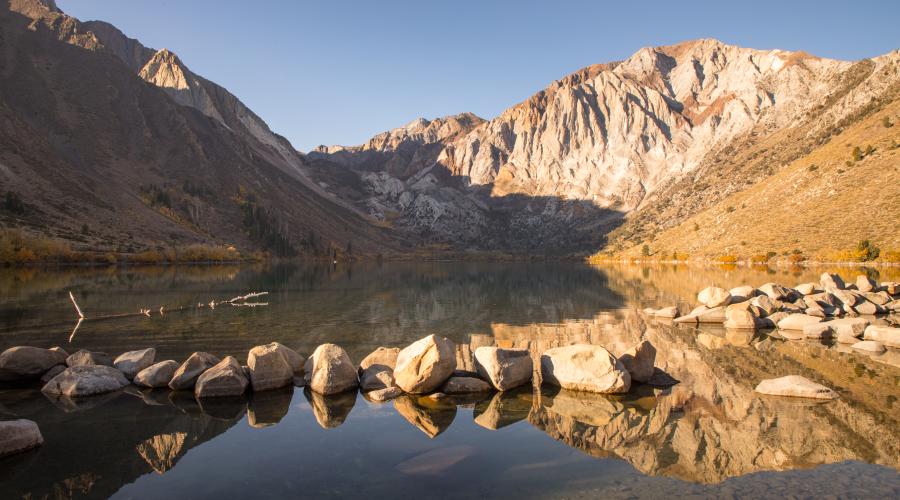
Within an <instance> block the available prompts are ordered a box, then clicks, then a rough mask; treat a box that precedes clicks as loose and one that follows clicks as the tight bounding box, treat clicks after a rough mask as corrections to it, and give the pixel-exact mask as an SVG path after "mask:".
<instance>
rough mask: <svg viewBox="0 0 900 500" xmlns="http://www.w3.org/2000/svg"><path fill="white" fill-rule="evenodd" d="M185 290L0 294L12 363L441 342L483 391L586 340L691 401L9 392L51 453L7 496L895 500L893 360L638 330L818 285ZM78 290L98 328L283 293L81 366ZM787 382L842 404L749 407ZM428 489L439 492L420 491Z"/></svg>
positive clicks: (275, 274) (20, 287)
mask: <svg viewBox="0 0 900 500" xmlns="http://www.w3.org/2000/svg"><path fill="white" fill-rule="evenodd" d="M189 269H190V271H189V272H188V273H187V274H186V275H183V274H182V273H181V271H179V270H178V269H176V268H168V269H162V270H160V271H159V273H158V274H154V273H153V272H151V271H149V270H146V269H133V270H120V271H117V272H112V273H110V272H106V271H104V272H98V271H96V270H94V271H91V270H83V269H75V270H66V271H62V272H61V273H62V276H56V275H54V273H55V272H54V271H35V273H34V275H32V276H31V277H30V278H27V279H12V278H10V277H9V276H7V277H6V278H4V279H0V290H2V293H3V295H2V304H0V308H2V309H0V310H2V317H3V321H4V324H3V331H2V335H3V336H2V342H3V346H2V348H4V349H5V348H6V347H8V346H10V345H19V344H28V345H37V346H51V345H57V344H60V345H63V346H64V347H66V349H68V350H74V349H77V348H88V349H93V350H102V351H106V352H110V353H118V352H120V351H124V350H127V349H133V348H137V347H144V346H157V347H158V348H159V349H160V354H159V355H158V359H167V358H173V359H179V360H180V359H183V358H184V357H185V356H186V355H187V354H188V353H189V352H191V351H193V350H200V349H202V350H208V351H211V352H215V353H217V354H234V355H236V356H238V357H239V359H244V358H245V357H246V351H247V350H248V349H249V348H250V347H252V346H253V345H257V344H260V343H264V342H269V341H272V340H278V341H280V342H282V343H285V344H287V345H288V346H290V347H293V348H295V349H298V350H299V351H300V352H302V353H304V354H308V353H309V352H311V350H312V349H313V348H314V347H315V346H316V345H318V344H319V343H323V342H326V341H330V342H335V343H338V344H340V345H342V346H344V347H345V348H346V349H347V350H348V352H349V353H350V355H351V357H352V358H353V359H354V360H359V359H361V358H362V357H363V356H364V355H365V354H367V353H368V352H370V351H371V350H374V348H375V347H377V346H379V345H385V346H403V345H406V344H408V343H409V342H411V341H413V340H415V339H417V338H419V337H421V336H423V335H425V334H427V333H432V332H437V333H441V334H442V335H445V336H448V337H450V338H451V339H453V340H454V341H456V342H457V344H458V345H457V359H458V365H459V368H460V369H471V368H472V367H473V363H472V353H473V352H474V350H475V349H477V347H479V346H483V345H498V346H502V347H518V348H527V349H529V350H530V351H531V352H532V355H533V356H534V358H535V359H537V357H538V356H539V354H540V353H541V352H542V351H543V350H545V349H548V348H550V347H554V346H557V345H565V344H570V343H574V342H586V343H595V344H601V345H604V346H605V347H607V348H608V349H609V350H610V351H612V352H613V353H614V354H616V355H619V354H621V353H623V352H624V351H625V350H627V349H628V348H630V347H631V346H632V345H634V344H636V343H637V342H638V341H640V340H649V341H650V342H651V343H653V345H654V346H655V347H656V349H657V358H656V366H657V367H658V368H659V369H660V370H661V371H663V372H665V373H666V374H668V375H669V376H671V377H673V378H674V379H676V380H678V381H680V383H678V384H676V385H674V386H670V387H654V386H649V385H640V384H636V385H634V386H633V388H632V390H631V391H630V392H629V393H628V394H625V395H617V396H602V395H593V394H585V393H579V392H574V391H567V390H560V389H558V388H553V387H549V386H546V385H544V386H541V385H540V381H539V374H538V373H536V374H535V375H536V379H535V384H534V386H528V387H522V388H519V389H516V390H513V391H509V392H506V393H488V394H483V395H474V396H468V397H464V398H458V397H447V398H441V399H434V398H429V397H426V396H413V395H404V396H401V397H400V398H398V399H396V400H394V401H393V402H388V403H385V404H376V403H372V402H369V401H366V400H365V398H364V397H363V396H361V395H358V394H356V393H353V392H351V393H349V394H340V395H336V396H327V397H326V396H321V395H318V394H314V393H311V392H309V391H308V390H303V389H293V388H287V389H284V390H278V391H269V392H262V393H249V394H248V395H247V397H244V398H225V399H220V400H212V401H209V400H204V401H200V402H197V401H196V400H195V399H194V398H193V396H192V394H190V393H172V392H169V391H160V390H144V391H141V390H137V389H135V388H128V389H126V390H125V391H121V392H118V393H113V394H109V395H105V396H99V397H96V398H87V399H81V400H70V399H66V400H52V401H51V400H50V399H48V398H46V397H44V396H43V395H42V394H41V393H40V392H38V391H37V390H36V389H25V390H23V389H3V390H0V415H2V418H4V419H7V418H28V419H31V420H35V421H36V422H38V424H39V425H40V428H41V431H42V433H43V435H44V438H45V445H44V446H43V447H42V448H39V449H37V450H35V451H32V452H28V453H25V454H22V455H18V456H13V457H8V458H6V459H2V460H0V497H3V498H20V497H29V498H81V497H90V498H103V497H108V496H111V495H113V494H115V493H117V492H118V493H119V494H120V495H122V496H126V497H153V496H160V495H162V494H166V493H170V494H176V495H177V494H178V493H180V494H181V495H185V494H186V492H192V494H190V495H188V496H195V497H212V496H217V495H218V496H221V495H222V494H225V495H226V496H243V495H248V496H249V495H250V494H253V493H254V492H256V493H259V494H261V495H262V496H284V495H289V494H290V492H296V491H304V492H305V493H306V494H309V495H310V496H361V495H364V494H370V493H372V492H375V493H380V494H381V495H382V496H384V495H387V496H402V495H404V494H422V493H427V492H428V491H441V492H444V493H445V494H444V496H459V497H464V496H471V495H482V496H548V495H549V496H555V495H556V496H565V495H567V494H575V493H578V492H581V493H585V492H590V493H591V494H597V495H601V494H602V495H605V496H654V492H655V493H658V494H662V492H665V493H666V494H675V493H678V492H682V493H684V494H692V495H710V494H713V495H715V494H721V493H722V492H725V491H727V492H729V493H735V492H737V493H738V494H743V495H750V494H769V495H771V494H779V493H784V494H797V493H798V491H799V490H796V489H792V488H796V487H797V485H798V484H801V485H803V488H804V489H803V490H802V493H803V494H816V493H817V492H820V493H822V494H838V495H839V494H841V492H844V493H846V494H854V492H855V493H859V492H860V491H862V492H865V493H866V495H872V496H896V495H897V493H898V492H900V475H898V473H897V469H898V468H900V407H898V405H900V402H898V399H900V368H898V366H900V362H898V359H897V358H898V355H897V352H896V351H893V350H890V351H888V352H887V353H886V354H884V355H880V356H871V355H866V354H862V353H858V352H853V351H851V350H849V349H847V348H846V347H842V346H834V345H827V344H823V343H820V342H810V341H800V342H793V341H784V340H780V339H774V338H771V337H769V336H767V335H766V334H765V333H756V334H752V333H749V334H748V333H742V332H737V331H726V330H724V329H721V328H709V327H702V328H701V329H700V330H698V329H696V328H692V327H684V326H674V325H671V324H667V323H666V322H664V321H654V320H650V319H648V318H647V317H645V316H644V315H643V314H642V313H640V312H639V311H640V310H641V309H643V308H644V307H648V306H659V305H669V304H675V303H686V304H692V303H693V301H694V299H693V295H694V294H695V293H696V290H698V289H700V288H702V287H703V286H706V285H708V284H720V285H725V286H737V285H740V284H745V283H747V284H753V285H759V284H761V283H764V282H767V281H780V282H783V283H785V284H787V285H794V284H797V283H800V282H803V281H811V280H813V279H815V276H817V275H818V272H815V271H808V272H805V274H804V272H801V273H800V275H799V276H795V275H793V274H786V275H776V276H772V275H771V274H768V273H767V272H766V273H760V272H758V271H753V270H735V271H722V270H718V269H713V270H696V269H691V268H688V269H672V268H668V267H659V268H651V269H649V271H648V270H646V269H642V268H611V269H597V268H590V267H586V266H577V265H564V264H559V265H546V266H545V265H516V264H431V265H422V264H385V265H384V266H382V267H378V266H374V265H373V266H372V267H366V266H359V267H355V268H354V269H353V270H352V272H351V271H348V270H340V269H338V270H335V269H334V268H311V269H307V268H303V267H292V266H288V267H277V268H243V267H241V268H229V270H227V271H225V270H221V269H218V268H200V270H199V271H198V270H197V269H196V268H189ZM204 269H205V270H204ZM29 271H31V270H29ZM5 272H8V273H15V272H18V271H5ZM205 272H206V273H209V275H208V276H207V275H205V274H204V273H205ZM41 273H46V276H44V275H42V274H41ZM728 273H731V274H728ZM850 277H852V275H851V276H850ZM70 288H71V289H74V290H75V291H76V294H77V295H78V296H79V297H80V298H81V302H83V304H82V307H83V308H84V309H85V310H86V311H92V310H93V311H104V312H122V311H127V310H129V308H137V307H140V306H141V305H143V304H146V305H151V304H160V303H162V304H176V303H185V304H189V303H192V302H197V301H201V300H202V299H203V298H204V297H205V298H207V300H208V299H209V298H210V297H228V296H233V295H236V294H238V293H244V292H246V291H251V290H267V291H270V292H271V295H270V297H268V300H269V302H270V305H269V306H267V307H264V308H257V309H254V310H252V311H250V310H246V309H238V308H234V309H230V308H228V309H222V310H216V311H202V312H200V311H191V312H186V313H171V314H169V315H166V316H165V317H151V318H130V319H123V320H116V321H110V322H97V323H94V324H89V323H88V324H86V326H85V327H83V328H84V331H80V332H79V335H78V336H77V337H76V339H75V342H74V345H71V346H70V345H67V344H65V343H64V341H65V337H66V335H67V332H66V328H67V326H63V325H65V319H71V311H69V310H68V309H66V308H67V304H66V303H65V300H63V299H64V298H65V297H64V294H65V291H66V290H68V289H70ZM56 325H59V326H56ZM785 374H798V375H803V376H805V377H807V378H810V379H812V380H815V381H818V382H821V383H823V384H825V385H827V386H829V387H832V388H834V389H835V390H836V391H838V392H839V393H840V395H841V398H840V399H838V400H836V401H832V402H827V403H811V402H807V401H804V400H796V399H793V400H792V399H785V398H772V397H762V396H759V395H757V394H755V393H754V392H753V388H754V387H755V385H756V384H757V383H758V382H759V380H761V379H763V378H771V377H773V376H780V375H785ZM546 436H549V438H552V439H547V437H546ZM573 449H574V450H578V452H576V453H575V454H574V455H573V454H572V450H573ZM192 457H194V458H192ZM848 461H851V462H848ZM825 464H835V465H829V466H827V467H821V466H823V465H825ZM869 464H873V465H869ZM876 465H877V466H883V467H877V466H876ZM810 469H812V470H810ZM766 471H770V472H766ZM771 471H782V472H778V474H779V475H772V472H771ZM789 471H794V472H789ZM835 471H837V472H835ZM760 473H761V474H760ZM298 474H299V475H298ZM798 474H800V476H798ZM804 474H805V475H806V476H804ZM361 478H362V479H361ZM416 478H425V479H427V481H428V482H429V483H428V485H427V487H426V485H425V484H424V483H422V482H421V481H419V480H418V479H416ZM803 478H806V479H803ZM797 481H799V483H798V482H797ZM863 486H864V487H865V488H866V489H864V490H857V489H854V488H860V487H863ZM297 488H300V489H299V490H297ZM431 488H439V489H437V490H431ZM779 488H780V489H779ZM816 488H819V489H816Z"/></svg>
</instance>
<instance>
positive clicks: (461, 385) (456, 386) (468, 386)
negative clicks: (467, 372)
mask: <svg viewBox="0 0 900 500" xmlns="http://www.w3.org/2000/svg"><path fill="white" fill-rule="evenodd" d="M490 390H491V384H488V383H487V382H485V381H484V380H481V379H480V378H475V377H450V378H449V379H447V381H446V382H444V386H443V387H442V388H441V392H443V393H444V394H470V393H473V392H488V391H490Z"/></svg>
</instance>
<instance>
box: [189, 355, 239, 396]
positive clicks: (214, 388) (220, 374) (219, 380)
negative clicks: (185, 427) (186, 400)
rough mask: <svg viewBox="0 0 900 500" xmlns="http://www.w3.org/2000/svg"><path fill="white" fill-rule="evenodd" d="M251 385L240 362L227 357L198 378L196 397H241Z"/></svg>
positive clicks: (195, 387)
mask: <svg viewBox="0 0 900 500" xmlns="http://www.w3.org/2000/svg"><path fill="white" fill-rule="evenodd" d="M249 383H250V382H249V381H248V380H247V377H246V376H244V369H243V368H241V364H240V363H239V362H238V360H237V359H235V358H234V357H233V356H225V359H223V360H222V361H219V363H218V364H216V365H215V366H213V367H212V368H210V369H209V370H206V371H205V372H203V374H202V375H200V377H198V378H197V383H196V385H195V386H194V395H195V396H196V397H198V398H215V397H225V396H240V395H241V394H243V393H244V391H246V390H247V385H248V384H249Z"/></svg>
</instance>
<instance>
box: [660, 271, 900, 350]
mask: <svg viewBox="0 0 900 500" xmlns="http://www.w3.org/2000/svg"><path fill="white" fill-rule="evenodd" d="M697 302H699V303H700V305H699V306H697V307H696V308H695V309H693V310H692V311H691V312H689V313H688V314H685V315H679V314H678V308H677V307H676V306H670V307H665V308H662V309H652V308H648V309H644V312H645V313H646V314H648V315H650V316H653V317H656V318H671V319H672V320H673V322H675V323H681V324H702V323H721V324H722V325H723V326H724V327H725V328H726V329H728V330H751V331H752V330H757V329H763V328H777V329H778V331H779V333H780V334H781V336H782V337H784V338H787V339H790V340H799V339H803V338H812V339H828V338H832V337H836V338H837V341H838V342H841V343H847V344H853V343H856V342H857V341H859V338H860V337H863V336H864V332H867V331H868V332H869V333H868V334H866V335H865V337H864V338H865V340H873V341H878V342H880V343H882V344H884V345H886V346H888V347H900V338H898V333H897V332H898V331H900V329H898V328H894V327H891V326H888V325H879V324H876V323H877V321H881V320H879V319H878V318H877V316H879V315H888V314H893V313H894V312H897V311H900V285H898V284H897V283H894V282H882V283H876V282H875V281H874V280H872V279H871V278H869V277H868V276H865V275H859V276H857V277H856V279H855V280H854V281H853V282H851V283H849V284H848V282H845V281H844V280H843V279H842V278H841V277H840V276H839V275H837V274H831V273H823V274H822V275H821V276H820V278H819V281H818V282H817V283H801V284H799V285H797V286H795V287H794V288H788V287H785V286H783V285H780V284H778V283H766V284H764V285H761V286H759V287H752V286H749V285H743V286H739V287H735V288H732V289H731V290H725V289H724V288H719V287H716V286H709V287H707V288H704V289H703V290H701V291H700V293H698V295H697ZM894 323H895V324H896V321H894ZM870 350H871V349H870ZM875 351H877V349H875ZM873 352H874V351H873Z"/></svg>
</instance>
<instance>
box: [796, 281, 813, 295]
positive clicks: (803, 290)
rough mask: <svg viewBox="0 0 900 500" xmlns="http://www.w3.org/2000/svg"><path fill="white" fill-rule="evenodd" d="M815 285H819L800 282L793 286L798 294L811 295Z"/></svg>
mask: <svg viewBox="0 0 900 500" xmlns="http://www.w3.org/2000/svg"><path fill="white" fill-rule="evenodd" d="M817 286H819V285H818V284H817V283H801V284H799V285H797V286H795V287H794V290H796V291H797V293H799V294H800V295H812V294H814V293H816V290H817V288H816V287H817Z"/></svg>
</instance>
